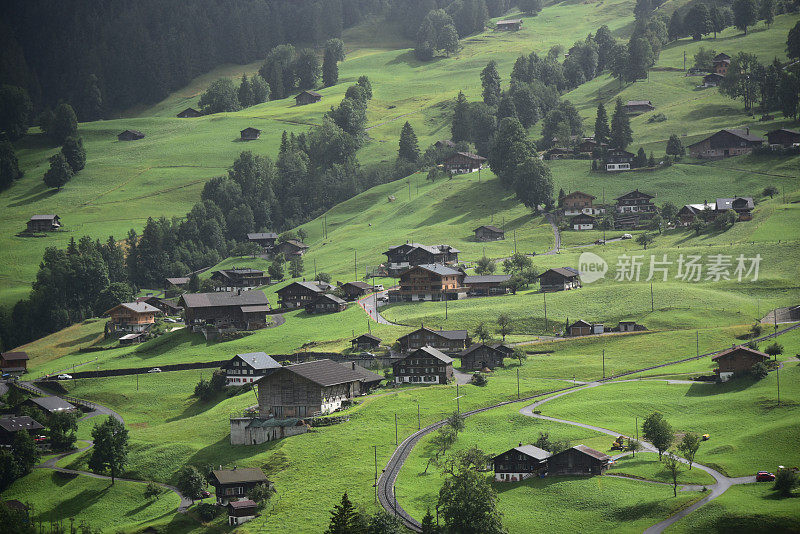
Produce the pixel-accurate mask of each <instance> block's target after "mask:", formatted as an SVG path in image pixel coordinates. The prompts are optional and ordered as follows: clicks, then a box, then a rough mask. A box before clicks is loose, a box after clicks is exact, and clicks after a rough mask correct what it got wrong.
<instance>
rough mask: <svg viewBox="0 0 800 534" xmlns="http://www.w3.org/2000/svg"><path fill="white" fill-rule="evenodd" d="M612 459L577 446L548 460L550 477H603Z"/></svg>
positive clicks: (585, 447)
mask: <svg viewBox="0 0 800 534" xmlns="http://www.w3.org/2000/svg"><path fill="white" fill-rule="evenodd" d="M610 460H611V457H610V456H609V455H607V454H605V453H602V452H600V451H596V450H594V449H591V448H589V447H587V446H586V445H575V446H574V447H570V448H569V449H567V450H564V451H561V452H559V453H556V454H554V455H552V456H551V457H550V458H548V459H547V474H548V475H602V474H603V472H605V470H606V469H608V463H609V461H610Z"/></svg>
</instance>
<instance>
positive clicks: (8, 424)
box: [0, 415, 44, 432]
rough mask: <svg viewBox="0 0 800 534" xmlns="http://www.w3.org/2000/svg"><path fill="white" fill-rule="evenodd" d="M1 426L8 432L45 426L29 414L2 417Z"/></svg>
mask: <svg viewBox="0 0 800 534" xmlns="http://www.w3.org/2000/svg"><path fill="white" fill-rule="evenodd" d="M0 428H2V429H3V430H5V431H6V432H19V431H20V430H40V429H42V428H44V427H43V426H42V425H41V424H40V423H39V422H38V421H36V420H35V419H32V418H30V417H28V416H27V415H20V416H16V417H15V416H13V415H12V416H11V417H0Z"/></svg>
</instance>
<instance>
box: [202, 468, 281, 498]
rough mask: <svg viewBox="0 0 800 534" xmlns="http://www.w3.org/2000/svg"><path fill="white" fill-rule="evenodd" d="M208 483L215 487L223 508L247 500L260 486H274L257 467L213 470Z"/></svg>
mask: <svg viewBox="0 0 800 534" xmlns="http://www.w3.org/2000/svg"><path fill="white" fill-rule="evenodd" d="M208 483H209V484H210V485H211V486H213V487H214V493H215V494H216V497H217V504H220V505H223V506H225V505H227V504H228V503H229V502H232V501H233V502H235V501H238V500H239V499H245V498H247V495H249V494H250V492H251V491H253V488H255V487H256V486H258V485H259V484H267V485H268V486H271V485H272V483H271V482H270V481H269V479H268V478H267V475H265V474H264V472H263V471H262V470H261V469H258V468H257V467H234V468H233V469H222V468H220V469H213V470H212V471H211V476H210V477H209V478H208Z"/></svg>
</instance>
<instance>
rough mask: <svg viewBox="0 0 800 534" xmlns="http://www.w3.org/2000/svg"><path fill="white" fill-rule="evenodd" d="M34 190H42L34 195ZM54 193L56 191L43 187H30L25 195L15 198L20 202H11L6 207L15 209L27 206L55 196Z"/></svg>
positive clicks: (56, 191) (56, 190)
mask: <svg viewBox="0 0 800 534" xmlns="http://www.w3.org/2000/svg"><path fill="white" fill-rule="evenodd" d="M35 189H42V190H41V191H38V192H36V193H34V192H33V191H34V190H35ZM56 193H58V189H51V188H49V187H44V186H42V187H32V188H31V189H30V190H28V192H27V193H24V194H22V195H20V196H18V197H17V198H19V199H20V200H18V201H17V202H12V203H11V204H9V205H8V207H9V208H16V207H19V206H26V205H28V204H33V203H34V202H39V201H40V200H44V199H46V198H49V197H51V196H53V195H55V194H56ZM29 195H30V196H29Z"/></svg>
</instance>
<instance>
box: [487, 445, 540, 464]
mask: <svg viewBox="0 0 800 534" xmlns="http://www.w3.org/2000/svg"><path fill="white" fill-rule="evenodd" d="M511 451H517V452H521V453H522V454H524V455H525V456H529V457H531V458H534V459H536V460H539V461H542V460H547V459H548V458H550V457H551V456H552V454H551V453H550V452H548V451H546V450H544V449H540V448H539V447H536V446H534V445H520V446H519V447H514V448H513V449H509V450H507V451H506V452H504V453H502V454H498V455H497V456H495V458H498V457H500V456H502V455H503V454H507V453H509V452H511Z"/></svg>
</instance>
